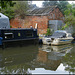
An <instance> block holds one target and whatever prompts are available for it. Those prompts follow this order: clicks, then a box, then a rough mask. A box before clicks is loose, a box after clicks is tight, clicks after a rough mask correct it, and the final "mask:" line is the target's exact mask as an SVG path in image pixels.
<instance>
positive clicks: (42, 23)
mask: <svg viewBox="0 0 75 75" xmlns="http://www.w3.org/2000/svg"><path fill="white" fill-rule="evenodd" d="M48 20H63V14H62V13H61V11H60V10H59V9H58V8H55V9H54V10H53V11H52V12H50V13H49V15H48V16H26V17H25V19H21V18H19V17H16V18H15V19H11V20H10V25H11V26H12V28H30V26H32V27H33V28H35V25H36V23H37V25H38V33H39V34H44V33H46V31H47V28H48Z"/></svg>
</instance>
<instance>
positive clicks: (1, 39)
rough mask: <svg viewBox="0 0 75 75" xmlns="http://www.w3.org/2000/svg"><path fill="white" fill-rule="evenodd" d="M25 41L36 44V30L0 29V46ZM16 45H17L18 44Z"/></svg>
mask: <svg viewBox="0 0 75 75" xmlns="http://www.w3.org/2000/svg"><path fill="white" fill-rule="evenodd" d="M21 41H22V42H24V41H25V43H27V42H29V43H31V41H32V43H38V35H37V29H33V28H26V29H21V28H17V29H15V28H11V29H0V45H1V46H2V45H4V44H5V43H10V44H12V43H13V42H19V43H21ZM19 43H18V44H19Z"/></svg>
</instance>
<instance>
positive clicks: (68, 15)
mask: <svg viewBox="0 0 75 75" xmlns="http://www.w3.org/2000/svg"><path fill="white" fill-rule="evenodd" d="M67 8H68V9H67V10H65V11H64V13H65V19H64V22H65V25H64V26H63V27H62V29H66V28H68V27H72V29H73V32H74V31H75V4H69V5H67Z"/></svg>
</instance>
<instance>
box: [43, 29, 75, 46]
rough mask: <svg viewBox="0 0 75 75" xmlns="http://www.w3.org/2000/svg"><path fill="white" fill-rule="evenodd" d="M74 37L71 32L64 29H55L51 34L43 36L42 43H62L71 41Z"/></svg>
mask: <svg viewBox="0 0 75 75" xmlns="http://www.w3.org/2000/svg"><path fill="white" fill-rule="evenodd" d="M73 39H74V38H73V37H72V35H71V33H67V32H66V31H64V30H57V31H55V32H54V33H53V35H52V36H49V37H43V39H42V40H43V44H51V45H62V44H68V43H71V41H72V40H73Z"/></svg>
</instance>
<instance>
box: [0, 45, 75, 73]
mask: <svg viewBox="0 0 75 75" xmlns="http://www.w3.org/2000/svg"><path fill="white" fill-rule="evenodd" d="M74 48H75V45H62V46H47V45H40V46H38V45H31V46H26V47H14V48H6V49H5V50H1V49H0V74H58V73H60V74H61V73H62V74H69V73H74V72H75V64H74V62H75V55H74V54H75V51H74Z"/></svg>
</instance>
